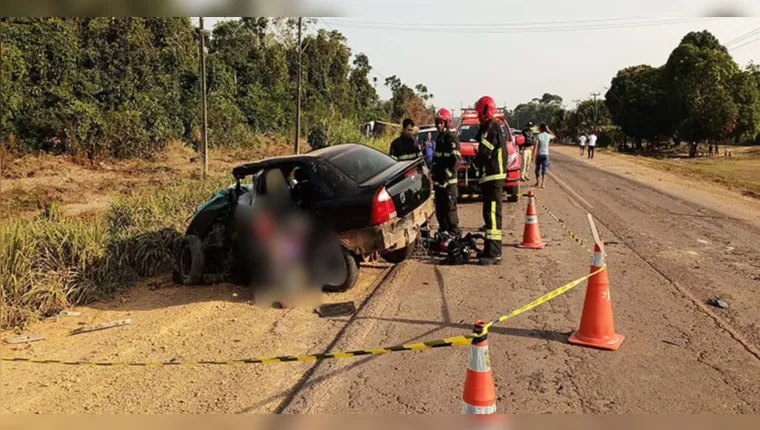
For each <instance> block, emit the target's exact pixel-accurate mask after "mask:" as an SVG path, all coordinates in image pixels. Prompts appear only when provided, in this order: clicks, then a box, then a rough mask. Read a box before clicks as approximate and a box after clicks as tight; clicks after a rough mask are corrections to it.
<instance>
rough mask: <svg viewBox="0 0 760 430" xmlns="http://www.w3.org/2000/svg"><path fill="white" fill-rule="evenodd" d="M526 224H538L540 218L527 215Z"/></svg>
mask: <svg viewBox="0 0 760 430" xmlns="http://www.w3.org/2000/svg"><path fill="white" fill-rule="evenodd" d="M525 224H538V216H536V215H526V216H525Z"/></svg>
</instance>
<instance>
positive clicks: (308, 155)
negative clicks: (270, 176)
mask: <svg viewBox="0 0 760 430" xmlns="http://www.w3.org/2000/svg"><path fill="white" fill-rule="evenodd" d="M361 146H364V147H367V148H371V147H369V146H367V145H362V144H359V143H341V144H339V145H331V146H326V147H324V148H318V149H313V150H311V151H309V152H305V153H303V154H297V155H295V154H294V155H283V156H279V157H271V158H264V159H262V160H259V161H254V162H252V163H246V164H241V165H239V166H237V167H235V168H234V169H232V174H233V175H234V176H235V177H236V178H242V177H245V176H248V175H251V174H253V173H255V171H256V170H259V169H262V168H266V167H268V166H272V165H275V164H280V163H282V162H302V163H304V162H313V161H314V160H330V159H332V158H333V157H335V156H337V155H338V154H342V153H344V152H345V151H346V150H350V149H352V148H357V147H361ZM371 149H374V148H371Z"/></svg>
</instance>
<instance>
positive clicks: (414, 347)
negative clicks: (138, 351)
mask: <svg viewBox="0 0 760 430" xmlns="http://www.w3.org/2000/svg"><path fill="white" fill-rule="evenodd" d="M474 337H475V336H474V335H466V336H455V337H448V338H445V339H438V340H431V341H427V342H419V343H409V344H405V345H396V346H390V347H384V348H373V349H360V350H356V351H345V352H330V353H322V354H313V355H284V356H279V357H268V358H244V359H240V360H221V361H214V360H201V361H125V362H113V361H66V360H41V359H34V358H25V357H0V361H8V362H17V363H31V364H63V365H69V366H115V367H160V366H214V365H242V364H272V363H288V362H294V361H320V360H329V359H341V358H354V357H362V356H365V355H382V354H388V353H391V352H400V351H423V350H426V349H433V348H444V347H453V346H464V345H470V344H471V343H472V339H473V338H474Z"/></svg>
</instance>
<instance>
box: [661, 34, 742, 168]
mask: <svg viewBox="0 0 760 430" xmlns="http://www.w3.org/2000/svg"><path fill="white" fill-rule="evenodd" d="M706 41H707V42H706ZM738 71H739V70H738V67H737V65H736V63H734V61H733V60H732V59H731V57H730V55H728V53H726V52H725V51H724V50H721V49H718V48H717V47H715V46H714V43H712V39H710V38H709V37H707V36H706V35H705V34H704V33H697V34H695V33H689V34H688V35H687V36H686V37H684V40H683V42H682V43H681V44H680V45H679V46H678V47H676V49H675V50H673V52H672V53H671V54H670V57H669V58H668V62H667V63H666V64H665V68H664V74H665V75H664V77H665V80H666V81H665V82H666V85H667V86H668V88H669V89H670V92H669V94H670V96H669V105H670V108H671V111H672V112H673V114H674V118H675V121H674V127H675V129H676V130H677V131H678V134H679V136H680V137H681V138H682V139H684V140H686V141H688V142H690V143H691V146H690V151H689V155H690V156H692V157H694V156H696V152H697V143H698V142H699V141H702V140H707V139H721V138H724V137H726V136H728V135H730V134H731V133H732V132H733V131H734V129H735V128H736V125H737V119H738V116H739V108H738V106H737V105H736V103H735V102H734V99H733V95H732V91H731V89H730V87H729V83H730V82H731V80H732V79H733V76H734V75H736V73H738Z"/></svg>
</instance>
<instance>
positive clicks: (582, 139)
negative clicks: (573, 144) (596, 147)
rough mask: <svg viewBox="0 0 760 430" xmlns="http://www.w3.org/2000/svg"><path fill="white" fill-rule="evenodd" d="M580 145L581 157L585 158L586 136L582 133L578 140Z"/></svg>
mask: <svg viewBox="0 0 760 430" xmlns="http://www.w3.org/2000/svg"><path fill="white" fill-rule="evenodd" d="M578 144H579V145H580V147H581V157H583V154H585V153H586V135H585V134H583V133H581V136H580V137H579V138H578Z"/></svg>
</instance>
